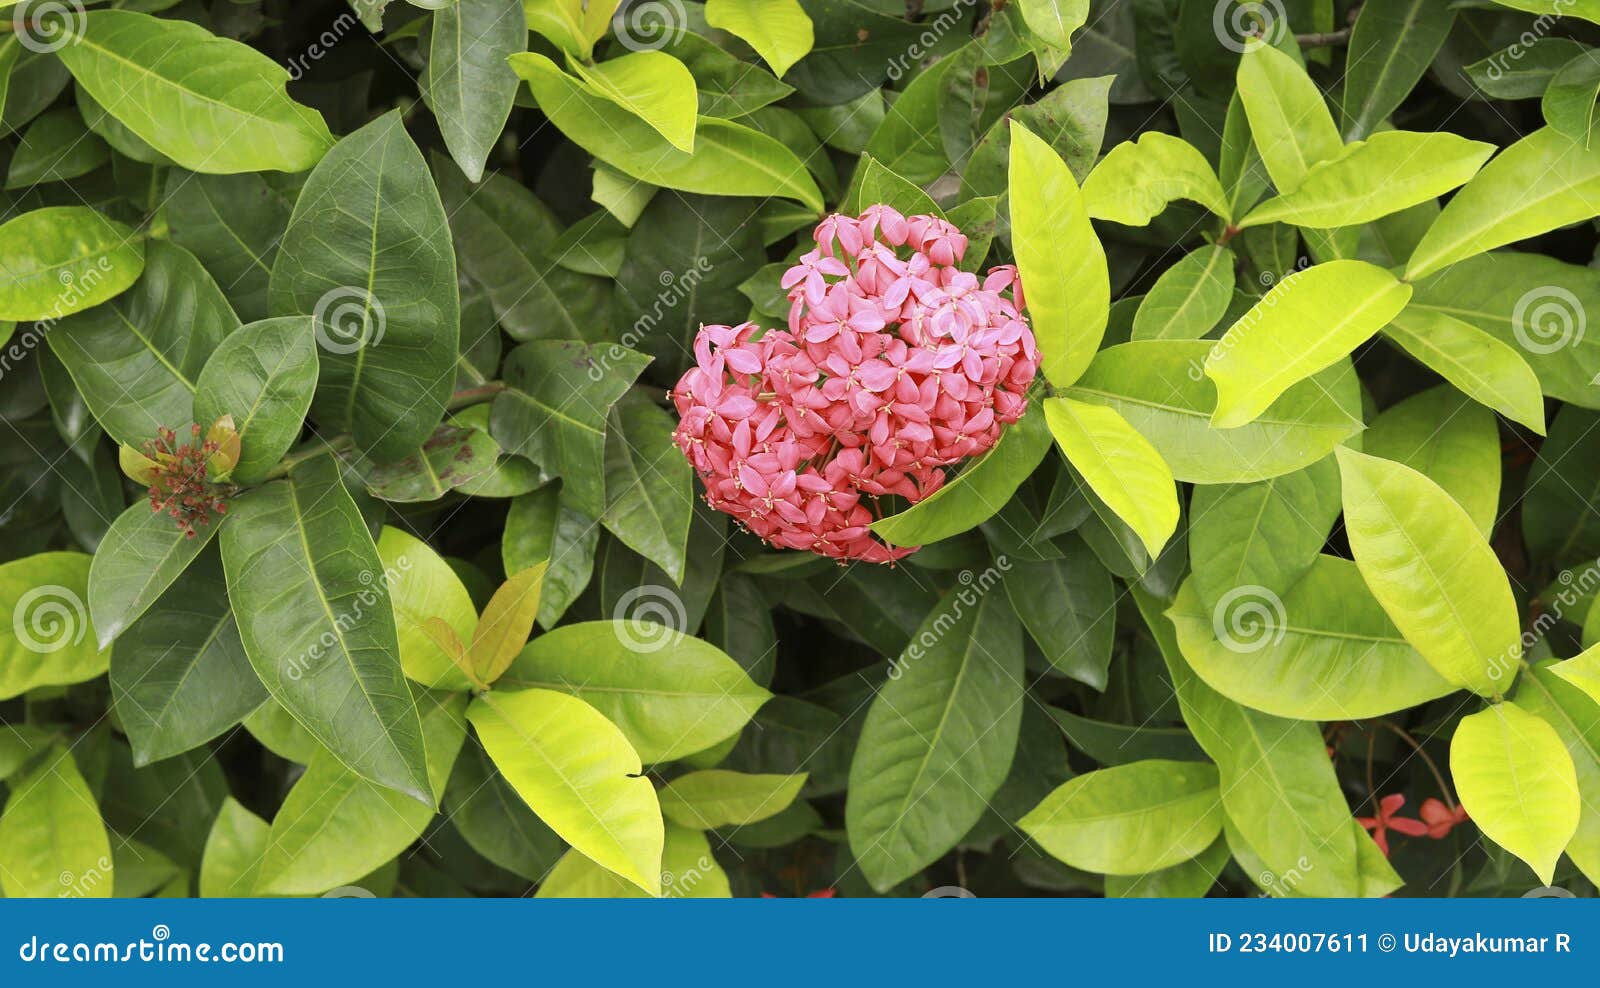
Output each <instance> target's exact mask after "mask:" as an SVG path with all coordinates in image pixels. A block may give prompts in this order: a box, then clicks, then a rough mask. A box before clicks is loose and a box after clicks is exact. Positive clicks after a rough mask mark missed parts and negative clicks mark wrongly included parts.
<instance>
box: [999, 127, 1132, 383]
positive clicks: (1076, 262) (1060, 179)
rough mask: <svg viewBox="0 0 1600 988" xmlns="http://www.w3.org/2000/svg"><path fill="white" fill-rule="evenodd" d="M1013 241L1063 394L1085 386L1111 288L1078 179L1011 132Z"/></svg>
mask: <svg viewBox="0 0 1600 988" xmlns="http://www.w3.org/2000/svg"><path fill="white" fill-rule="evenodd" d="M1010 181H1011V195H1010V200H1011V239H1012V246H1013V249H1014V250H1015V251H1016V255H1017V271H1018V274H1019V276H1020V278H1021V281H1022V285H1023V289H1024V291H1025V292H1026V294H1027V300H1028V318H1029V320H1030V321H1031V322H1032V324H1033V333H1034V336H1035V337H1036V338H1037V339H1038V341H1039V349H1040V352H1041V357H1040V361H1041V369H1042V370H1043V371H1044V375H1045V377H1046V378H1048V379H1049V380H1050V383H1052V384H1054V385H1055V386H1056V387H1061V388H1064V387H1066V386H1067V385H1069V384H1071V383H1072V382H1073V381H1076V380H1077V379H1078V376H1079V375H1080V374H1082V373H1083V370H1084V368H1085V367H1088V366H1089V361H1090V360H1092V359H1093V358H1094V353H1095V351H1096V350H1098V349H1099V348H1100V340H1101V338H1102V337H1103V336H1104V335H1105V325H1106V318H1107V316H1108V315H1109V313H1110V311H1111V282H1110V276H1109V274H1108V273H1107V268H1106V254H1105V250H1104V249H1103V248H1102V247H1101V246H1100V240H1099V238H1098V237H1096V236H1095V232H1094V227H1093V225H1092V224H1090V222H1089V213H1088V212H1087V211H1086V210H1085V208H1084V207H1085V202H1086V199H1085V197H1084V195H1083V194H1082V193H1081V192H1079V190H1078V183H1077V180H1076V179H1074V178H1073V177H1072V171H1071V170H1070V169H1068V168H1067V163H1066V162H1065V161H1063V160H1062V159H1061V156H1060V155H1059V154H1057V153H1056V152H1055V151H1054V150H1053V149H1052V148H1051V147H1050V145H1048V144H1046V143H1045V142H1044V141H1042V140H1040V139H1039V138H1037V137H1035V136H1034V135H1033V133H1032V132H1031V131H1029V130H1028V129H1027V128H1026V127H1024V126H1022V125H1021V124H1020V123H1016V122H1015V121H1013V122H1012V125H1011V171H1010Z"/></svg>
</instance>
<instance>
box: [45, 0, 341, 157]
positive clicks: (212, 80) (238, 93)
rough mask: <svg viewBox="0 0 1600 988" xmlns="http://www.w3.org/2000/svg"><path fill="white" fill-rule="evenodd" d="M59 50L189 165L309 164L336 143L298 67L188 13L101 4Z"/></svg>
mask: <svg viewBox="0 0 1600 988" xmlns="http://www.w3.org/2000/svg"><path fill="white" fill-rule="evenodd" d="M82 24H83V29H82V31H81V32H80V33H79V34H78V35H77V37H76V38H74V40H73V42H72V43H71V44H69V45H67V46H66V47H64V48H62V49H61V50H60V52H58V54H59V55H60V57H61V60H62V61H63V62H65V63H66V66H67V68H68V69H70V70H71V71H72V75H73V77H74V78H76V79H77V80H78V85H80V86H82V87H83V88H84V89H86V90H88V92H89V95H91V96H93V97H94V99H95V101H96V102H98V103H99V104H100V105H101V106H103V107H105V109H106V112H108V113H110V114H111V115H112V116H113V117H115V118H117V120H119V121H121V122H122V123H123V124H124V125H126V126H127V128H128V129H129V130H131V131H133V132H134V134H136V135H138V136H139V138H140V139H142V140H144V141H145V142H146V143H148V144H149V145H150V146H151V147H153V148H155V149H156V150H157V151H159V152H161V153H162V154H164V155H166V156H167V157H169V158H171V159H172V160H173V161H176V162H177V163H178V164H179V165H181V166H182V167H184V168H187V169H189V170H190V171H197V172H208V173H212V174H233V173H236V172H256V171H284V172H299V171H305V170H306V169H307V168H310V167H311V166H312V165H314V164H316V163H317V162H318V161H319V160H320V159H321V158H322V156H323V155H324V154H326V153H327V152H328V149H329V148H331V147H332V146H333V137H332V135H330V134H329V132H328V125H327V124H326V123H324V122H323V120H322V116H321V115H320V114H318V113H317V112H316V111H315V110H312V109H310V108H308V107H305V106H301V105H300V104H299V103H296V102H295V101H294V100H292V99H290V98H289V95H288V93H287V92H286V90H285V88H284V87H285V84H286V83H287V82H288V81H289V73H288V71H287V70H285V69H284V68H283V67H281V66H279V65H278V64H277V63H275V62H273V61H272V60H271V59H270V58H268V57H267V56H266V55H263V54H262V53H260V52H258V51H256V50H255V49H253V48H251V47H249V46H248V45H244V44H240V43H239V42H237V41H232V40H229V39H227V38H219V37H217V36H216V35H214V34H212V33H211V32H210V31H207V30H206V29H205V28H203V27H200V26H199V25H198V24H191V23H189V22H188V21H181V20H168V19H158V18H155V17H151V16H150V15H148V14H141V13H135V12H133V11H126V10H97V11H94V12H92V13H90V14H88V15H87V16H85V17H84V18H83V21H82Z"/></svg>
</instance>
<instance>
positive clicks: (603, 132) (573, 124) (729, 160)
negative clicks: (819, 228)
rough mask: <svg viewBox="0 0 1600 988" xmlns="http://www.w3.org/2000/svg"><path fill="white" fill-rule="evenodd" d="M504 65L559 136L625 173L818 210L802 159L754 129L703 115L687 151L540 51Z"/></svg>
mask: <svg viewBox="0 0 1600 988" xmlns="http://www.w3.org/2000/svg"><path fill="white" fill-rule="evenodd" d="M511 67H512V68H513V69H514V70H516V72H517V74H518V75H519V76H521V77H522V78H523V79H525V80H527V83H528V87H529V88H530V89H532V90H533V97H534V100H535V101H536V102H537V103H538V104H539V107H540V109H542V110H544V111H545V113H546V115H547V116H549V118H550V120H551V122H552V123H554V124H555V125H556V127H558V128H559V129H560V130H561V132H562V133H564V134H566V135H567V136H568V137H569V138H571V139H572V140H573V141H574V142H575V143H576V144H578V146H579V147H582V148H583V149H584V150H585V151H588V152H589V153H590V154H592V155H594V156H595V157H597V158H599V159H600V160H602V161H604V162H605V163H606V164H608V165H611V166H612V167H614V168H616V169H617V170H618V171H621V172H623V173H624V174H626V175H628V176H630V177H632V178H636V179H638V180H639V181H641V182H649V183H650V184H652V185H660V186H664V187H666V188H669V189H681V190H683V191H685V192H703V193H707V194H710V195H725V196H784V197H787V198H791V199H794V200H796V201H798V202H800V203H801V204H803V205H804V206H806V207H807V208H809V209H813V210H815V211H816V212H818V213H820V212H822V208H823V203H822V193H821V192H820V191H819V190H818V189H817V183H816V181H815V180H813V179H812V178H811V175H810V174H809V173H808V172H807V171H806V166H805V164H804V163H803V162H801V160H800V159H799V158H798V157H796V156H795V153H794V152H793V151H791V150H789V149H788V148H787V147H786V146H784V145H783V144H782V143H780V142H779V141H778V140H776V139H775V138H772V137H768V136H767V135H765V134H763V133H761V132H760V131H757V130H752V129H751V128H749V127H745V126H743V125H741V124H737V123H734V122H732V121H729V120H718V119H716V118H714V117H706V118H704V119H702V120H701V121H700V122H699V124H698V126H697V128H696V134H695V150H694V153H693V154H689V153H687V152H684V151H680V150H678V149H677V148H674V147H673V146H672V145H671V144H670V143H669V142H668V141H667V140H666V138H664V137H662V136H661V135H660V134H658V133H656V131H655V129H654V128H653V127H651V126H650V125H649V124H647V123H645V122H644V121H643V120H642V119H640V118H639V117H636V116H634V115H633V114H632V113H630V112H628V111H627V110H624V109H622V108H621V107H619V106H617V105H616V104H614V103H612V102H611V101H610V100H608V99H606V98H605V97H603V96H600V95H599V94H597V93H596V92H594V91H593V90H592V89H590V88H589V87H588V86H586V85H585V84H584V83H582V82H581V81H579V80H577V79H574V78H573V77H572V76H569V75H567V74H566V73H565V72H562V71H561V69H560V68H559V67H558V66H557V65H556V64H555V63H554V62H552V61H550V59H548V58H546V57H545V56H543V55H540V54H538V53H536V52H526V53H524V54H521V55H514V56H512V59H511Z"/></svg>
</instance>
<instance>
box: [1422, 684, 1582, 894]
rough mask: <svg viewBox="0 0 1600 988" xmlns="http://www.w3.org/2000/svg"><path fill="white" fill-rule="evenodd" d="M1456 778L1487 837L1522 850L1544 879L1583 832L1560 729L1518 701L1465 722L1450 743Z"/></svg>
mask: <svg viewBox="0 0 1600 988" xmlns="http://www.w3.org/2000/svg"><path fill="white" fill-rule="evenodd" d="M1450 775H1451V777H1452V778H1453V779H1454V780H1455V784H1456V793H1457V795H1459V796H1460V797H1461V805H1462V806H1465V807H1466V808H1467V812H1468V813H1469V814H1471V816H1472V822H1473V823H1475V824H1477V825H1478V829H1480V830H1482V831H1483V835H1484V836H1485V837H1487V838H1489V839H1490V840H1492V841H1494V842H1495V843H1496V844H1499V845H1500V846H1501V847H1503V848H1505V849H1506V850H1508V851H1510V852H1511V853H1512V854H1515V855H1516V856H1517V857H1519V858H1521V859H1522V860H1523V861H1525V862H1527V865H1528V867H1530V868H1532V869H1533V871H1534V874H1536V875H1538V876H1539V880H1540V881H1542V882H1544V884H1546V885H1549V884H1551V883H1552V882H1553V881H1555V871H1556V861H1557V859H1559V858H1560V857H1561V852H1562V851H1563V850H1564V849H1565V848H1566V846H1567V842H1568V841H1570V840H1571V839H1572V835H1573V834H1574V833H1576V832H1577V829H1578V816H1579V809H1580V801H1579V798H1578V777H1577V772H1576V770H1575V768H1574V767H1573V764H1572V756H1571V755H1569V754H1567V748H1566V745H1565V744H1563V743H1562V740H1561V735H1560V734H1558V733H1556V729H1555V728H1553V727H1551V726H1550V725H1549V724H1547V723H1545V722H1544V721H1543V720H1541V719H1540V718H1538V717H1536V716H1534V715H1533V714H1531V713H1528V712H1527V711H1526V710H1523V709H1522V708H1521V707H1519V706H1517V705H1516V704H1515V703H1512V702H1510V701H1505V702H1501V703H1496V704H1494V705H1492V706H1490V707H1489V709H1487V710H1482V711H1479V712H1478V713H1475V714H1473V715H1471V716H1470V717H1465V718H1463V719H1462V721H1461V723H1460V724H1459V725H1457V726H1456V733H1455V736H1454V737H1453V738H1451V740H1450Z"/></svg>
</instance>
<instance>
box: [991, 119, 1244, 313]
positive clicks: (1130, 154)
mask: <svg viewBox="0 0 1600 988" xmlns="http://www.w3.org/2000/svg"><path fill="white" fill-rule="evenodd" d="M1011 188H1012V189H1013V194H1015V191H1014V190H1015V189H1016V188H1017V181H1016V179H1015V178H1012V180H1011ZM1178 199H1188V200H1191V201H1193V202H1197V203H1199V204H1200V205H1202V206H1204V207H1206V208H1207V209H1209V210H1211V212H1213V213H1215V214H1216V215H1217V216H1220V217H1222V218H1223V219H1227V218H1228V216H1229V209H1228V196H1227V193H1225V192H1224V191H1223V190H1222V182H1221V181H1220V180H1218V178H1217V173H1216V171H1215V170H1214V169H1213V168H1212V167H1211V163H1210V162H1209V161H1207V160H1206V158H1205V155H1203V154H1201V153H1200V152H1199V151H1198V150H1196V149H1195V147H1194V145H1192V144H1190V143H1189V142H1187V141H1185V140H1183V139H1182V138H1178V137H1173V136H1172V135H1171V134H1163V133H1161V132H1160V131H1155V130H1151V131H1146V132H1145V133H1143V134H1141V135H1139V139H1138V140H1137V141H1124V142H1123V143H1121V144H1118V145H1117V146H1116V147H1114V148H1112V149H1111V153H1110V154H1108V155H1106V156H1105V157H1104V158H1102V159H1101V160H1100V163H1099V164H1098V165H1096V166H1095V168H1094V171H1092V172H1090V173H1089V177H1088V178H1086V179H1084V182H1083V202H1084V206H1085V208H1086V209H1087V210H1088V212H1089V215H1090V216H1093V217H1094V218H1095V219H1097V220H1110V221H1111V222H1113V223H1122V224H1124V225H1127V226H1145V225H1147V224H1149V222H1150V221H1151V220H1153V219H1155V218H1156V217H1157V216H1159V215H1160V214H1161V213H1162V212H1163V211H1164V210H1165V209H1166V208H1167V207H1168V206H1169V205H1171V204H1172V203H1173V202H1174V201H1175V200H1178ZM1030 301H1031V297H1030Z"/></svg>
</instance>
